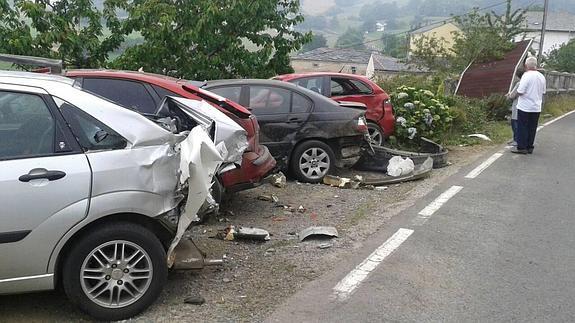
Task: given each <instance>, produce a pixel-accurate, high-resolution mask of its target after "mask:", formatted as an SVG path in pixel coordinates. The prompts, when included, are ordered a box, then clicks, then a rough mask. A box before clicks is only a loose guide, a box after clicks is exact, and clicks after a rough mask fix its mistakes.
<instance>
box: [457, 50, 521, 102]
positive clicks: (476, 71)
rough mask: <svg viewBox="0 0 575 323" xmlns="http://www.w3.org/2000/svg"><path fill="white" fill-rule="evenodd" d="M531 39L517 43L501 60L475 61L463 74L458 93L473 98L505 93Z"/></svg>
mask: <svg viewBox="0 0 575 323" xmlns="http://www.w3.org/2000/svg"><path fill="white" fill-rule="evenodd" d="M530 46H531V40H524V41H520V42H517V43H515V48H514V49H512V50H511V51H509V52H508V53H507V54H505V57H503V59H500V60H496V61H490V62H485V63H473V64H472V65H471V66H469V68H468V69H467V70H465V71H464V72H463V74H462V75H461V79H460V80H459V85H458V86H457V90H456V94H459V95H464V96H467V97H473V98H482V97H487V96H489V95H491V94H494V93H500V94H505V93H507V92H508V91H509V89H510V87H511V82H513V78H514V76H515V69H516V68H517V66H519V65H521V63H522V61H523V59H524V57H525V56H526V55H527V50H528V49H529V47H530Z"/></svg>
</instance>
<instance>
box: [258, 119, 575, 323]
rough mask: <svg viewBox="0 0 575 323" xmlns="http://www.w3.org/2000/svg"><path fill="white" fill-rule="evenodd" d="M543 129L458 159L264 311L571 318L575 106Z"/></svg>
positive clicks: (353, 317)
mask: <svg viewBox="0 0 575 323" xmlns="http://www.w3.org/2000/svg"><path fill="white" fill-rule="evenodd" d="M540 130H541V131H539V133H538V137H537V140H536V148H535V152H534V153H533V155H514V154H511V153H509V152H508V151H507V150H506V149H501V150H500V151H498V152H497V153H500V154H501V155H494V154H493V152H491V153H490V154H488V155H486V156H484V158H483V159H482V160H480V161H478V162H477V163H476V164H475V165H473V166H472V167H468V168H466V169H462V170H461V171H460V172H459V173H458V174H457V175H455V176H452V177H451V178H450V179H449V180H447V181H446V182H445V183H443V184H442V185H441V186H440V187H438V188H437V190H434V192H432V193H430V194H429V195H427V197H425V198H423V199H422V200H421V201H420V202H418V203H417V204H416V205H415V206H414V207H412V208H409V209H407V210H406V211H404V212H403V213H402V214H401V215H400V216H398V217H395V218H394V221H392V223H390V225H389V226H388V227H387V228H386V229H382V230H380V232H379V234H377V235H375V236H374V237H373V238H372V241H371V242H370V243H369V244H367V245H366V247H365V248H364V249H363V250H362V252H358V255H357V256H353V257H351V259H349V260H347V261H344V262H343V263H342V264H341V266H340V268H339V269H338V270H336V271H334V272H332V273H329V274H327V275H325V276H324V278H323V279H321V280H318V281H316V282H314V283H312V284H310V285H309V286H308V287H307V288H306V289H304V290H302V291H301V292H300V293H298V294H296V295H295V296H294V297H292V298H291V299H290V300H289V301H288V302H287V303H286V304H284V306H282V307H280V308H279V309H278V310H277V311H276V312H275V313H274V314H273V315H272V316H271V317H270V318H268V321H270V322H287V321H306V322H316V321H328V322H331V321H334V322H355V321H358V322H368V321H370V322H374V321H394V320H398V321H399V320H401V321H511V320H514V321H515V320H516V321H542V320H545V321H572V320H573V319H574V318H575V308H574V307H573V306H572V304H573V303H574V302H575V279H573V270H572V269H573V268H574V267H575V253H574V252H573V249H574V248H575V239H573V232H574V231H575V217H573V216H572V215H573V212H572V210H573V209H574V208H575V201H574V200H573V196H572V192H573V189H574V186H575V166H574V164H573V162H572V160H573V159H575V146H574V145H573V144H572V140H573V138H575V114H569V115H567V116H565V117H564V118H562V119H560V120H557V121H554V122H551V123H547V124H546V126H545V127H544V128H542V129H540ZM494 156H495V157H494ZM422 214H423V215H422ZM422 217H424V218H425V221H420V220H419V221H418V219H421V218H422ZM405 230H413V232H407V231H405ZM398 233H400V234H399V236H400V238H401V239H400V241H398V236H397V234H398ZM406 235H407V237H406ZM402 237H403V238H402ZM390 241H391V244H392V245H393V247H394V248H395V249H394V250H392V251H391V252H387V253H385V252H384V253H380V254H379V255H380V256H384V257H383V259H382V257H377V255H376V257H372V256H373V254H372V252H374V250H375V252H377V250H378V249H379V248H381V247H383V246H385V245H386V244H387V247H389V243H390ZM387 247H384V248H383V249H386V248H387ZM375 252H374V253H375ZM370 257H371V258H370ZM370 259H371V260H375V261H379V263H378V265H377V266H371V267H370V266H368V267H369V268H368V269H371V271H370V272H369V275H366V276H365V277H364V276H361V280H362V281H361V284H359V285H358V286H354V288H353V291H352V292H351V293H349V295H344V296H345V297H338V296H339V293H338V286H339V287H341V284H340V283H341V282H345V279H346V278H347V277H349V275H350V272H351V273H353V272H354V270H357V269H358V268H360V269H361V264H362V263H363V262H365V261H366V260H370ZM334 287H335V289H334Z"/></svg>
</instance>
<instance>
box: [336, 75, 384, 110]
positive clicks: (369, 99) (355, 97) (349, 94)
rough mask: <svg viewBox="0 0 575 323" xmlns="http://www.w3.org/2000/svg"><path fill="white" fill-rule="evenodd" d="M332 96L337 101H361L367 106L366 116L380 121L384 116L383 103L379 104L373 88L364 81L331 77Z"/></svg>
mask: <svg viewBox="0 0 575 323" xmlns="http://www.w3.org/2000/svg"><path fill="white" fill-rule="evenodd" d="M330 84H331V86H330V91H331V93H330V97H331V98H332V99H333V100H336V101H350V102H359V103H363V104H365V105H366V106H367V111H366V118H367V119H368V120H374V121H378V120H380V119H381V118H382V117H383V105H381V103H379V104H378V100H377V97H376V95H375V94H374V93H373V90H372V89H371V88H370V87H369V86H368V85H367V84H365V83H364V82H362V81H360V80H357V79H354V78H347V77H343V76H331V77H330Z"/></svg>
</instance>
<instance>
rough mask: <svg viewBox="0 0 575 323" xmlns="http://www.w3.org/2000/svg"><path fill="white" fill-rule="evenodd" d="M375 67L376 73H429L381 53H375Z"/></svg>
mask: <svg viewBox="0 0 575 323" xmlns="http://www.w3.org/2000/svg"><path fill="white" fill-rule="evenodd" d="M373 65H374V69H375V70H376V71H390V72H415V73H425V72H427V70H425V69H421V68H418V67H417V66H415V65H413V64H408V63H404V62H402V61H401V60H399V59H397V58H394V57H391V56H385V55H382V54H379V53H373Z"/></svg>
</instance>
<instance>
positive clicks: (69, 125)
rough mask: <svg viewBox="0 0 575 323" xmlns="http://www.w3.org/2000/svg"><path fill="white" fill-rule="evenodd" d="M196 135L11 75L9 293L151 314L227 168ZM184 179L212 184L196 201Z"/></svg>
mask: <svg viewBox="0 0 575 323" xmlns="http://www.w3.org/2000/svg"><path fill="white" fill-rule="evenodd" d="M172 104H176V103H175V102H172ZM164 119H165V118H164ZM201 121H202V122H198V124H200V123H204V127H205V122H207V121H209V118H208V119H205V118H204V120H201ZM164 122H165V120H164ZM180 123H181V122H180ZM180 127H182V125H181V124H180ZM199 127H200V126H199V125H197V126H196V128H199ZM238 127H239V126H238ZM196 128H194V129H178V131H177V133H174V131H168V130H167V129H166V127H162V126H160V125H159V124H158V122H154V121H152V120H150V119H148V118H146V117H144V116H142V115H140V114H138V113H136V112H133V111H130V110H128V109H125V108H122V107H119V106H117V105H115V104H114V103H111V102H109V101H106V100H105V99H102V98H99V97H97V96H94V95H92V94H90V93H86V92H84V91H82V90H80V89H78V88H76V87H74V80H71V79H67V78H63V77H57V76H49V75H39V74H31V73H11V72H0V294H11V293H22V292H30V291H41V290H49V289H53V288H55V287H56V286H62V287H63V289H64V291H65V293H66V294H67V296H68V297H69V299H70V301H71V302H73V303H75V304H76V305H77V306H79V307H80V309H82V310H83V311H85V312H87V313H88V314H90V315H92V316H94V317H95V318H98V319H102V320H118V319H124V318H128V317H131V316H134V315H136V314H138V313H140V312H141V311H143V310H144V309H145V308H147V307H148V306H149V305H150V304H151V303H152V302H154V300H155V299H156V298H157V296H158V295H159V293H160V292H161V290H162V288H163V286H164V284H165V282H166V279H167V271H168V267H169V264H170V265H171V264H173V263H174V262H173V259H172V261H168V258H169V257H167V253H168V252H172V253H173V252H174V247H175V245H176V244H178V242H179V241H180V238H181V232H179V233H180V234H179V236H178V237H177V238H175V234H176V229H178V231H183V230H184V229H185V227H186V226H187V225H188V224H189V223H190V222H191V220H193V219H192V218H191V217H193V216H196V214H195V212H197V210H198V209H199V207H200V206H201V204H202V203H203V202H204V201H205V199H206V194H203V195H202V193H201V192H203V191H206V188H205V187H208V188H209V186H210V177H211V176H213V173H214V172H216V171H217V168H219V167H221V162H222V161H224V158H222V156H221V155H220V154H219V151H222V149H221V147H217V146H216V145H215V144H214V142H213V141H211V140H212V139H213V137H214V133H215V131H212V136H211V137H210V136H209V131H200V132H197V133H194V132H193V131H198V129H196ZM240 129H241V128H240ZM182 130H184V131H182ZM189 130H192V135H190V136H188V137H187V138H186V135H185V134H186V133H187V131H189ZM191 137H193V138H191ZM182 143H186V145H185V147H187V148H185V147H184V148H182V152H183V151H184V150H185V151H186V154H188V155H187V156H180V153H181V152H180V150H179V146H178V145H180V144H182ZM196 144H197V145H196ZM198 145H199V146H198ZM190 147H191V148H190ZM194 147H196V148H197V147H201V148H198V149H195V148H194ZM206 151H208V153H210V155H209V157H210V158H198V157H199V155H198V154H206ZM182 154H183V153H182ZM193 154H196V155H193ZM184 157H185V158H184ZM200 157H201V156H200ZM205 160H207V162H205V163H206V164H204V165H202V161H205ZM183 163H188V164H189V167H188V165H187V164H186V165H184V164H183ZM182 165H183V166H182ZM192 166H193V167H192ZM182 173H185V174H186V175H187V176H189V179H190V184H189V186H190V187H191V185H192V183H193V185H195V186H198V185H200V186H202V185H203V186H205V187H204V188H202V189H200V190H198V189H194V192H195V193H194V194H195V195H194V196H190V197H189V198H186V194H185V191H186V190H185V189H186V185H187V183H188V181H187V179H186V178H183V177H182ZM200 175H201V176H200ZM192 179H193V180H192ZM197 192H200V193H197ZM190 201H191V202H190ZM186 202H187V203H188V205H187V206H186V205H185V203H186ZM198 203H199V204H198ZM186 212H189V213H192V214H188V215H187V216H188V217H189V219H187V221H182V217H184V215H185V213H186ZM178 222H180V223H179V224H180V227H181V228H177V225H178ZM182 223H183V224H182ZM175 249H176V251H177V250H178V248H175ZM179 254H180V255H181V252H180V253H179ZM174 256H175V257H177V255H174Z"/></svg>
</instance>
